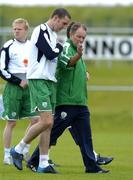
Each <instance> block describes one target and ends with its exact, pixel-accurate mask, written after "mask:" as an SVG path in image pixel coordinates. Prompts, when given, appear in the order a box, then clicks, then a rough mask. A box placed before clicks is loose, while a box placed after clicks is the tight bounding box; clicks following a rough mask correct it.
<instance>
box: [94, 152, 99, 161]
mask: <svg viewBox="0 0 133 180" xmlns="http://www.w3.org/2000/svg"><path fill="white" fill-rule="evenodd" d="M93 153H94V155H95V159H96V161H97V156H98V154H97V153H96V152H95V151H94V150H93Z"/></svg>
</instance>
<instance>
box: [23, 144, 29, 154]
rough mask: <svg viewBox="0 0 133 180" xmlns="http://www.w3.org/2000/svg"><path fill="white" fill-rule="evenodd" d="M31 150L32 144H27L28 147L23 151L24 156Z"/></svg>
mask: <svg viewBox="0 0 133 180" xmlns="http://www.w3.org/2000/svg"><path fill="white" fill-rule="evenodd" d="M29 150H30V144H26V146H25V147H24V149H23V154H27V153H29Z"/></svg>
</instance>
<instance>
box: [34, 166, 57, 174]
mask: <svg viewBox="0 0 133 180" xmlns="http://www.w3.org/2000/svg"><path fill="white" fill-rule="evenodd" d="M37 172H38V173H51V174H58V173H59V172H58V171H56V170H55V169H54V168H53V166H50V165H49V166H47V167H46V168H41V167H38V168H37Z"/></svg>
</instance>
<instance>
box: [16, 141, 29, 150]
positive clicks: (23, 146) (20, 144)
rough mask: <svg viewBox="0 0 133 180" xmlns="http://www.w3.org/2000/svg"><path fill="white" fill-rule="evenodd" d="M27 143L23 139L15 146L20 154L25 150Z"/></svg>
mask: <svg viewBox="0 0 133 180" xmlns="http://www.w3.org/2000/svg"><path fill="white" fill-rule="evenodd" d="M26 145H27V144H26V143H25V142H24V141H23V139H22V140H21V141H20V143H19V144H17V145H16V146H15V151H16V152H17V153H20V154H23V150H24V148H25V147H26Z"/></svg>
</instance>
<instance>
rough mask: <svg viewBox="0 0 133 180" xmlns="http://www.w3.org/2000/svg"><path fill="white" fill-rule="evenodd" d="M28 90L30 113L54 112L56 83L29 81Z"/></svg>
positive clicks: (41, 80) (42, 80)
mask: <svg viewBox="0 0 133 180" xmlns="http://www.w3.org/2000/svg"><path fill="white" fill-rule="evenodd" d="M29 89H30V97H31V109H32V111H33V112H34V111H36V110H38V111H54V109H55V102H56V83H55V82H53V81H49V80H44V79H30V80H29Z"/></svg>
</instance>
